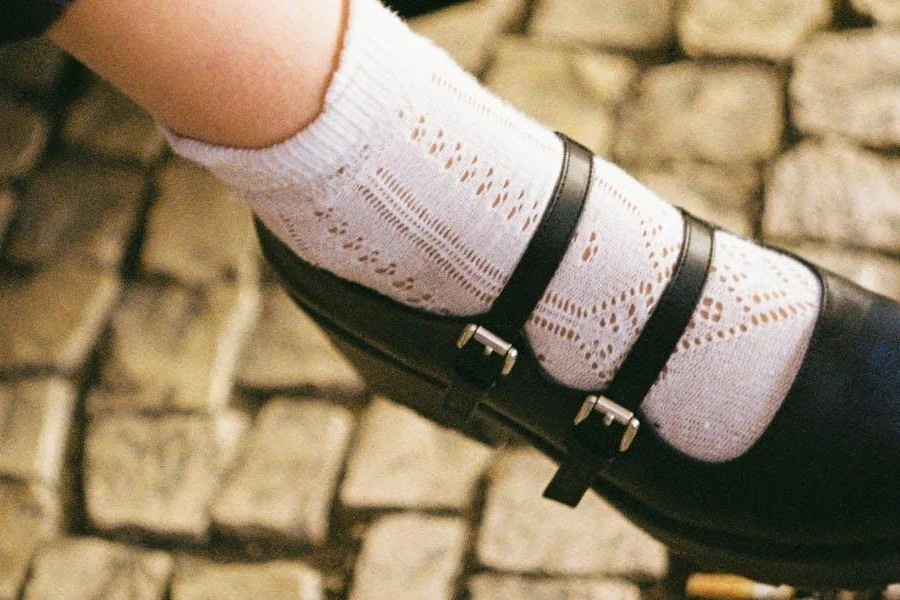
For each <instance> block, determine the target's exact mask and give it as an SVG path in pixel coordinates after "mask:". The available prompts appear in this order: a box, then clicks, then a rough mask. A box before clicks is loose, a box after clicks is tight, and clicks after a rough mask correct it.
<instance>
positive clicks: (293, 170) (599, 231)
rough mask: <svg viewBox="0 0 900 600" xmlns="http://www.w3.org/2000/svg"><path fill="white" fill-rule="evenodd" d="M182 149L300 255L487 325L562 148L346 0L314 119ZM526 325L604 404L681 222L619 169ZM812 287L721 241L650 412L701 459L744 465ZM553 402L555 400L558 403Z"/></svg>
mask: <svg viewBox="0 0 900 600" xmlns="http://www.w3.org/2000/svg"><path fill="white" fill-rule="evenodd" d="M169 139H170V141H171V143H172V146H173V148H174V149H175V151H176V152H178V153H179V154H181V155H182V156H185V157H187V158H189V159H192V160H194V161H196V162H199V163H201V164H203V165H205V166H206V167H208V168H210V169H211V170H212V171H213V172H215V173H216V174H217V175H218V176H219V177H220V178H222V179H223V180H225V181H226V182H227V183H229V184H230V185H232V186H233V187H235V188H236V189H238V190H239V191H240V192H242V195H243V197H244V198H245V199H246V201H247V202H248V203H249V205H250V206H251V208H252V209H253V211H254V212H255V213H256V214H257V216H259V218H260V219H262V221H263V222H264V223H265V224H266V225H267V226H268V227H269V228H270V229H271V230H272V231H273V232H274V233H275V234H276V235H277V236H278V237H279V238H280V239H282V240H283V241H284V242H285V243H287V244H288V245H289V246H290V247H291V248H292V249H293V250H294V251H295V252H296V253H297V254H298V255H299V256H300V257H301V258H303V259H304V260H306V261H308V262H310V263H312V264H315V265H317V266H319V267H322V268H324V269H327V270H329V271H331V272H333V273H334V274H336V275H338V276H340V277H343V278H346V279H349V280H351V281H354V282H356V283H359V284H361V285H364V286H366V287H368V288H371V289H373V290H376V291H378V292H380V293H382V294H384V295H387V296H389V297H391V298H393V299H395V300H397V301H399V302H401V303H404V304H407V305H410V306H414V307H417V308H420V309H422V310H426V311H431V312H435V313H440V314H448V315H458V316H463V315H474V314H478V313H482V312H484V311H486V310H487V309H488V307H489V306H490V304H491V302H492V301H493V300H494V298H496V296H497V295H498V294H499V293H500V291H501V290H502V289H503V286H504V284H505V282H506V279H507V278H508V277H509V275H510V274H511V273H512V271H513V269H514V267H515V265H516V264H517V262H518V260H519V258H520V257H521V255H522V253H523V252H524V250H525V248H526V246H527V244H528V242H529V240H530V238H531V235H532V234H533V232H534V229H535V227H536V225H537V223H538V221H539V219H540V217H541V215H542V213H543V211H544V209H545V207H546V204H547V201H548V200H549V198H550V195H551V193H552V190H553V186H554V184H555V182H556V179H557V176H558V173H559V165H560V159H561V153H562V147H561V143H560V142H559V140H558V139H557V138H556V136H555V134H553V133H552V132H550V131H548V130H546V129H545V128H543V127H542V126H540V125H538V124H536V123H534V122H533V121H531V120H530V119H528V118H526V117H524V116H522V115H521V114H519V113H518V112H516V111H515V110H514V109H512V108H510V107H509V106H507V105H505V104H504V103H503V102H502V101H500V100H499V99H497V98H495V97H494V96H492V95H491V94H490V93H488V92H487V91H485V90H484V89H483V88H482V87H481V86H480V85H479V84H478V82H477V81H476V80H475V79H473V78H472V77H470V76H469V75H468V74H466V73H464V72H463V71H461V70H460V69H459V67H457V66H456V65H455V64H454V63H453V61H452V60H451V59H449V58H448V57H447V56H446V55H445V54H444V53H443V52H442V51H441V50H439V49H437V48H436V47H434V46H433V45H432V44H431V43H429V42H428V41H426V40H424V39H422V38H420V37H418V36H416V35H415V34H413V33H411V32H410V31H409V30H408V29H407V27H406V26H405V24H403V23H402V22H401V21H400V20H399V19H397V18H396V17H395V16H394V15H393V14H392V13H390V12H389V11H388V10H386V9H385V8H383V7H382V6H381V5H380V3H379V2H378V1H377V0H353V1H352V2H351V8H350V18H349V24H348V30H347V33H346V37H345V41H344V49H343V51H342V54H341V58H340V64H339V67H338V69H337V72H336V73H335V75H334V79H333V81H332V83H331V86H330V88H329V90H328V94H327V97H326V101H325V108H324V110H323V112H322V114H321V115H320V116H319V117H318V118H317V119H316V120H315V121H314V122H313V123H312V124H310V125H309V126H308V127H307V128H306V129H304V130H303V131H301V132H300V133H299V134H297V135H296V136H295V137H293V138H291V139H289V140H287V141H285V142H284V143H282V144H279V145H277V146H274V147H271V148H268V149H263V150H243V149H234V148H223V147H215V146H210V145H208V144H204V143H202V142H198V141H194V140H188V139H184V138H179V137H178V136H176V135H174V134H171V133H169ZM594 161H595V165H594V166H595V172H594V180H593V182H592V184H591V189H590V194H589V199H588V203H587V205H586V207H585V211H584V214H583V216H582V219H581V222H580V223H579V225H578V227H577V230H576V233H575V236H574V238H573V240H572V242H571V244H570V247H569V249H568V251H567V253H566V256H565V258H564V259H563V261H562V263H561V265H560V267H559V269H558V271H557V273H556V275H555V276H554V278H553V281H552V282H551V284H550V286H549V287H548V289H547V292H546V294H545V295H544V298H543V299H542V300H541V302H540V304H539V305H538V307H537V308H536V309H535V311H534V313H533V314H532V315H531V318H530V320H529V323H528V324H527V326H526V335H527V337H528V339H529V342H530V344H531V346H532V348H533V349H534V351H535V353H536V354H537V355H538V358H539V360H540V361H541V364H542V366H543V367H544V369H545V370H546V371H547V373H548V374H549V375H550V376H551V377H553V378H554V379H555V380H557V381H558V382H560V383H562V384H564V385H568V386H570V387H574V388H578V389H583V390H600V389H603V388H604V387H605V386H606V384H607V383H608V382H609V381H610V380H611V379H612V376H613V375H614V374H615V371H616V369H617V368H618V366H619V365H620V364H621V363H622V361H623V360H624V358H625V356H626V355H627V352H628V350H629V349H630V347H631V345H632V344H633V343H634V341H635V339H637V336H638V335H639V333H640V332H641V330H642V328H643V326H644V324H645V323H646V321H647V318H648V317H649V315H650V314H651V313H652V311H653V309H654V307H655V306H656V303H657V301H658V299H659V296H660V294H661V293H662V291H663V289H664V288H665V285H666V283H667V282H668V280H669V278H670V277H671V274H672V269H673V266H674V263H675V261H676V259H677V256H678V253H679V250H680V246H681V242H682V240H681V237H682V221H681V216H680V213H679V212H678V211H677V210H676V209H674V208H673V207H671V206H669V205H668V204H666V203H664V202H663V201H661V200H660V199H659V198H657V197H656V196H655V195H653V194H652V193H651V192H650V191H648V190H647V189H646V188H644V187H643V186H641V185H640V184H639V183H637V182H636V181H634V180H633V179H632V178H631V177H629V176H628V175H627V174H625V173H624V172H623V171H621V170H620V169H618V168H617V167H616V166H614V165H612V164H610V163H608V162H607V161H605V160H603V159H600V158H595V159H594ZM819 285H820V284H819V282H818V279H817V278H816V276H815V275H814V274H812V273H811V272H810V271H809V270H808V269H807V268H806V267H805V266H803V265H802V264H801V263H799V262H797V261H795V260H794V259H792V258H790V257H786V256H784V255H781V254H779V253H776V252H773V251H770V250H767V249H764V248H760V247H758V246H755V245H753V244H752V243H750V242H747V241H745V240H742V239H740V238H738V237H736V236H733V235H730V234H727V233H717V234H716V238H715V245H714V258H713V267H712V272H711V276H710V279H709V281H708V282H707V284H706V287H705V289H704V294H703V299H702V301H701V303H700V306H699V307H698V309H697V310H696V312H695V314H694V316H693V319H692V321H691V323H690V325H689V326H688V330H687V332H686V333H685V335H684V336H683V338H682V339H681V341H680V342H679V345H678V348H677V350H676V351H675V353H674V354H673V355H672V357H671V358H670V359H669V361H668V363H667V365H666V368H665V370H664V372H663V374H662V375H661V377H660V378H659V380H658V381H657V382H656V384H655V385H654V387H653V389H652V390H651V392H650V394H649V395H648V397H647V398H646V399H645V401H644V404H643V405H642V409H643V410H644V412H645V413H646V415H647V417H648V418H649V419H650V421H651V422H652V424H653V426H654V427H655V428H656V429H657V431H658V432H659V434H660V435H661V436H662V437H663V438H664V439H665V440H667V441H668V442H669V443H670V444H672V445H673V446H674V447H675V448H677V449H678V450H680V451H681V452H684V453H685V454H688V455H690V456H693V457H695V458H697V459H700V460H706V461H724V460H729V459H732V458H735V457H737V456H739V455H740V454H742V453H743V452H745V451H746V450H747V449H748V448H749V447H750V446H751V445H752V444H753V443H754V442H755V441H756V440H757V439H758V438H759V436H760V435H761V434H762V432H763V431H765V429H766V427H767V426H768V424H769V423H770V422H771V420H772V418H773V417H774V415H775V413H776V412H777V410H778V408H779V407H780V405H781V402H782V400H783V398H784V396H785V395H786V393H787V392H788V390H789V388H790V385H791V384H792V382H793V379H794V377H795V375H796V373H797V370H798V369H799V366H800V364H801V362H802V359H803V355H804V353H805V350H806V347H807V345H808V342H809V338H810V335H811V333H812V328H813V325H814V322H815V317H816V315H817V313H818V308H819V296H820V289H819ZM547 401H548V402H552V401H553V399H552V398H548V399H547Z"/></svg>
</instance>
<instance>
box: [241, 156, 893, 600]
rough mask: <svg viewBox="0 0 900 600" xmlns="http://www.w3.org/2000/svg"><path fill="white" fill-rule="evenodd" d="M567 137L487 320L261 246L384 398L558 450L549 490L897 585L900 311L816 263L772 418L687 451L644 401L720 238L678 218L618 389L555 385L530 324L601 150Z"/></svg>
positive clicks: (767, 567)
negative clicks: (714, 445) (723, 444)
mask: <svg viewBox="0 0 900 600" xmlns="http://www.w3.org/2000/svg"><path fill="white" fill-rule="evenodd" d="M564 141H565V146H566V151H565V158H564V162H563V168H562V171H561V174H560V179H559V181H558V183H557V188H556V191H555V193H554V198H553V200H552V201H551V204H550V206H549V207H548V209H547V211H546V214H545V215H544V218H543V221H542V222H541V225H540V226H539V228H538V230H537V232H536V233H535V235H534V238H533V240H532V242H531V243H530V245H529V248H528V249H527V250H526V252H525V255H524V256H523V258H522V260H521V262H520V264H519V265H518V266H517V267H516V270H515V271H514V273H513V275H512V276H511V278H510V282H509V283H508V284H507V287H506V289H505V290H504V291H503V293H501V295H500V297H499V298H498V299H497V300H496V302H495V304H494V306H493V307H492V308H491V310H490V311H489V312H488V313H486V314H484V315H481V316H478V317H470V318H448V317H442V316H436V315H433V314H427V313H423V312H421V311H417V310H415V309H412V308H408V307H405V306H402V305H400V304H398V303H396V302H394V301H393V300H390V299H388V298H386V297H384V296H381V295H379V294H377V293H374V292H372V291H370V290H367V289H364V288H362V287H360V286H358V285H355V284H353V283H349V282H346V281H344V280H342V279H339V278H337V277H335V276H333V275H331V274H329V273H327V272H325V271H322V270H319V269H317V268H314V267H312V266H310V265H308V264H306V263H304V262H303V261H301V260H300V259H298V258H297V257H296V255H294V254H293V253H292V252H291V251H290V250H289V249H288V248H287V247H286V246H284V245H283V244H282V243H281V242H279V241H278V240H277V239H276V238H275V237H274V235H272V234H271V233H270V232H269V231H268V230H267V229H266V228H265V227H264V226H263V225H262V224H260V223H258V224H257V229H258V233H259V236H260V240H261V243H262V246H263V250H264V252H265V255H266V257H267V259H268V260H269V262H270V263H271V264H272V265H273V266H274V267H275V269H276V270H277V271H278V272H279V274H280V276H281V277H282V279H283V281H284V284H285V285H286V287H287V289H288V290H289V292H290V293H291V294H292V296H293V297H294V298H295V300H296V301H297V302H298V303H299V304H300V305H301V306H302V307H303V308H304V309H305V310H306V311H308V312H309V313H310V314H311V315H312V316H313V317H314V318H315V319H316V320H317V321H318V323H319V324H320V325H321V326H322V327H323V328H324V329H325V330H326V332H328V333H329V334H330V335H331V337H332V339H333V340H334V342H335V343H336V345H337V346H338V347H339V348H340V349H341V350H342V351H343V352H344V353H345V354H346V356H347V357H348V358H349V359H351V360H352V361H353V362H354V363H355V364H356V365H357V367H358V368H359V369H360V372H361V373H362V375H363V376H364V377H366V378H367V380H368V383H369V385H370V386H371V388H372V389H373V390H375V391H379V392H381V393H385V394H387V395H389V396H390V397H391V398H393V399H395V400H397V401H400V402H403V403H406V404H408V405H410V406H412V407H413V408H415V409H417V410H418V411H419V412H421V413H422V414H424V415H425V416H427V417H430V418H431V419H433V420H435V421H437V422H438V423H441V424H443V425H445V426H449V427H454V428H456V429H459V430H461V431H463V432H465V433H467V434H469V435H471V436H473V437H476V438H478V439H481V440H485V441H488V442H492V441H497V440H500V439H503V438H505V437H507V436H508V435H510V434H514V435H516V436H517V437H522V438H526V439H527V440H528V441H530V442H531V443H532V444H533V445H535V446H536V447H538V448H539V449H541V450H542V451H543V452H544V453H546V454H547V455H548V456H550V457H551V458H553V459H554V460H556V461H557V462H558V463H559V464H560V469H559V471H558V472H557V474H556V476H555V477H554V479H553V481H551V482H550V484H549V486H548V488H547V490H546V492H545V494H544V495H545V496H547V497H549V498H552V499H555V500H558V501H560V502H563V503H566V504H569V505H575V504H577V503H578V501H579V499H580V498H581V496H582V495H583V494H584V493H585V492H586V491H587V490H588V489H590V488H593V489H594V490H596V491H597V492H598V493H599V494H601V495H602V496H603V497H604V498H606V499H607V500H608V501H610V502H611V503H612V504H614V505H615V506H616V507H617V508H618V509H620V510H621V511H622V512H623V513H624V514H625V515H626V516H628V517H629V518H630V519H632V520H633V521H634V522H635V523H637V524H638V525H640V526H641V527H643V528H644V529H645V530H647V531H648V532H649V533H651V534H652V535H654V536H655V537H657V538H658V539H659V540H661V541H662V542H663V543H665V544H666V545H668V546H669V548H670V550H671V551H672V552H673V553H674V554H677V555H680V556H683V557H684V558H686V559H688V560H690V561H692V562H694V563H696V564H698V565H700V566H702V567H703V568H705V569H716V570H725V571H729V572H735V573H741V574H744V575H747V576H749V577H753V578H756V579H759V580H766V581H771V582H779V583H792V584H794V585H801V586H808V587H819V588H827V587H844V588H850V587H863V586H868V585H879V584H886V583H891V582H896V581H900V306H898V304H897V303H895V302H893V301H891V300H888V299H886V298H883V297H880V296H877V295H875V294H873V293H870V292H868V291H865V290H863V289H861V288H859V287H857V286H855V285H853V284H852V283H850V282H848V281H846V280H844V279H842V278H840V277H837V276H835V275H832V274H830V273H827V272H822V271H817V273H818V274H819V277H820V278H821V282H822V290H823V296H822V308H821V312H820V314H819V316H818V320H817V323H816V325H815V329H814V332H813V336H812V340H811V342H810V345H809V349H808V351H807V355H806V357H805V359H804V362H803V365H802V367H801V369H800V372H799V374H798V376H797V378H796V380H795V382H794V384H793V387H792V389H791V391H790V393H789V394H788V396H787V398H786V400H785V401H784V403H783V405H782V407H781V408H780V410H779V412H778V414H777V415H776V417H775V419H774V420H773V422H772V423H771V425H770V426H769V427H768V429H767V430H766V431H765V433H764V434H763V435H762V437H761V438H760V439H759V440H758V441H757V443H756V444H755V445H754V446H753V447H752V448H750V450H748V451H747V452H746V453H745V454H743V455H742V456H740V457H738V458H736V459H734V460H731V461H728V462H724V463H706V462H702V461H698V460H695V459H692V458H690V457H687V456H685V455H683V454H680V453H679V452H678V451H676V450H675V449H673V448H672V447H671V446H669V445H668V444H667V443H666V442H665V441H663V440H662V439H661V438H660V437H659V436H658V435H656V433H655V431H654V428H653V427H652V426H650V425H649V424H647V422H646V419H645V418H644V416H643V414H642V413H641V409H640V403H641V400H642V399H643V397H644V395H645V394H646V393H647V391H648V390H649V388H650V386H651V385H652V384H653V382H654V380H655V379H656V377H657V376H658V374H659V372H660V370H661V369H662V368H663V366H664V364H665V361H666V359H667V358H668V356H669V354H670V352H671V350H672V349H673V348H674V346H675V344H676V343H677V342H678V340H679V338H680V336H681V335H682V333H683V331H684V329H685V327H686V325H687V323H688V320H689V318H690V315H691V313H692V312H693V310H694V307H695V306H696V303H697V302H698V301H699V298H700V293H701V290H702V287H703V283H704V281H705V279H706V276H707V274H708V270H709V264H710V256H711V253H712V236H713V231H712V229H711V228H710V227H709V226H708V225H706V224H704V223H702V222H700V221H698V220H696V219H694V218H693V217H690V216H689V215H685V219H684V221H685V243H684V244H683V246H684V247H683V249H682V253H681V257H680V258H679V263H678V266H677V268H676V270H675V275H674V276H673V278H672V280H671V282H670V283H669V285H668V287H667V288H666V290H665V291H664V293H663V296H662V297H661V299H660V301H659V303H658V305H657V308H656V309H655V311H654V313H653V314H652V315H651V317H650V320H649V321H648V323H647V325H646V327H645V329H644V331H643V332H642V333H641V336H640V338H639V340H638V341H637V342H636V343H635V345H634V347H633V349H632V350H631V352H630V354H629V356H628V357H627V358H626V360H625V363H624V364H623V365H622V367H621V368H620V369H619V372H618V373H617V374H616V377H615V379H614V381H613V382H612V383H611V384H610V385H609V386H608V387H607V389H605V390H597V391H596V392H595V393H593V394H586V393H584V392H579V391H576V390H572V389H569V388H566V387H564V386H561V385H558V384H556V383H554V382H552V381H551V380H550V379H549V378H548V377H546V375H544V373H543V372H542V370H541V368H540V366H539V365H538V362H537V360H536V358H535V356H534V354H533V353H532V352H531V349H530V348H529V347H528V345H527V341H526V340H525V338H524V336H523V335H522V334H521V331H522V327H523V326H524V323H525V319H526V318H527V316H528V314H529V313H530V312H531V310H532V309H533V307H534V305H535V304H536V303H537V301H538V300H539V298H540V295H541V294H542V293H543V291H544V288H545V287H546V285H547V283H548V282H549V280H550V277H552V275H553V272H554V271H555V269H556V265H557V264H558V262H559V260H560V259H561V257H562V254H563V252H564V251H565V248H566V246H567V244H568V241H569V238H570V235H571V232H572V230H573V229H574V227H575V224H576V223H577V221H578V218H579V215H580V212H581V207H582V205H583V202H584V199H585V197H586V195H587V187H588V183H589V181H590V177H591V155H590V153H589V152H588V151H587V150H585V149H584V148H582V147H581V146H579V145H577V144H575V143H574V142H571V141H570V140H566V139H564Z"/></svg>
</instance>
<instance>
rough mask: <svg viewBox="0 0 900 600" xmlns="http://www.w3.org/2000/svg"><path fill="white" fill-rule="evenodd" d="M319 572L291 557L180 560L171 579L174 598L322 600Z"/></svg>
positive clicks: (204, 599)
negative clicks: (258, 561) (238, 560)
mask: <svg viewBox="0 0 900 600" xmlns="http://www.w3.org/2000/svg"><path fill="white" fill-rule="evenodd" d="M324 597H325V592H324V589H323V584H322V576H321V574H320V573H318V572H317V571H315V570H314V569H312V568H310V567H309V566H307V565H305V564H303V563H298V562H288V561H277V562H270V563H265V564H254V565H247V564H214V563H209V562H201V561H197V560H185V561H181V562H180V563H179V565H178V568H177V570H176V572H175V578H174V580H173V581H172V595H171V600H207V599H208V598H216V600H246V599H247V598H259V599H263V598H278V599H279V600H322V599H323V598H324Z"/></svg>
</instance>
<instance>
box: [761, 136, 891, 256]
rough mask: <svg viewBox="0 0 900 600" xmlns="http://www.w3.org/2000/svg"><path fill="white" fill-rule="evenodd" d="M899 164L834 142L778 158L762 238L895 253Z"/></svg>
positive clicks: (811, 142)
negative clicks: (822, 242)
mask: <svg viewBox="0 0 900 600" xmlns="http://www.w3.org/2000/svg"><path fill="white" fill-rule="evenodd" d="M897 194H900V161H898V160H897V159H896V158H889V157H886V156H883V155H880V154H876V153H874V152H871V151H869V150H865V149H863V148H860V147H858V146H855V145H851V144H848V143H846V142H842V141H837V140H826V141H816V140H807V141H804V142H803V143H801V144H799V145H797V146H796V147H794V148H792V149H791V150H789V151H788V152H785V153H784V154H783V155H781V156H780V157H779V158H778V160H777V161H776V162H775V164H774V166H773V169H772V176H771V181H770V183H769V186H768V187H767V189H766V198H765V212H764V215H763V233H764V234H765V236H766V237H767V238H776V239H785V238H786V239H791V238H794V239H798V238H799V239H813V240H821V241H828V242H835V243H839V244H843V245H846V246H851V247H852V246H856V247H864V248H871V249H876V250H883V251H886V252H895V253H896V252H897V251H900V202H898V201H897Z"/></svg>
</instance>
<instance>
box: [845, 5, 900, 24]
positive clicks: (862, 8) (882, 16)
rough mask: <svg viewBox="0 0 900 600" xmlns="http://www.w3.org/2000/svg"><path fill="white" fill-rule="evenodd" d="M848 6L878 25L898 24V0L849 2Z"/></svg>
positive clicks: (899, 16)
mask: <svg viewBox="0 0 900 600" xmlns="http://www.w3.org/2000/svg"><path fill="white" fill-rule="evenodd" d="M850 4H851V5H852V6H853V8H855V9H856V10H858V11H859V12H861V13H862V14H864V15H869V16H870V17H872V18H874V19H875V21H876V22H878V23H884V24H885V25H898V24H900V0H850Z"/></svg>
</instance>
